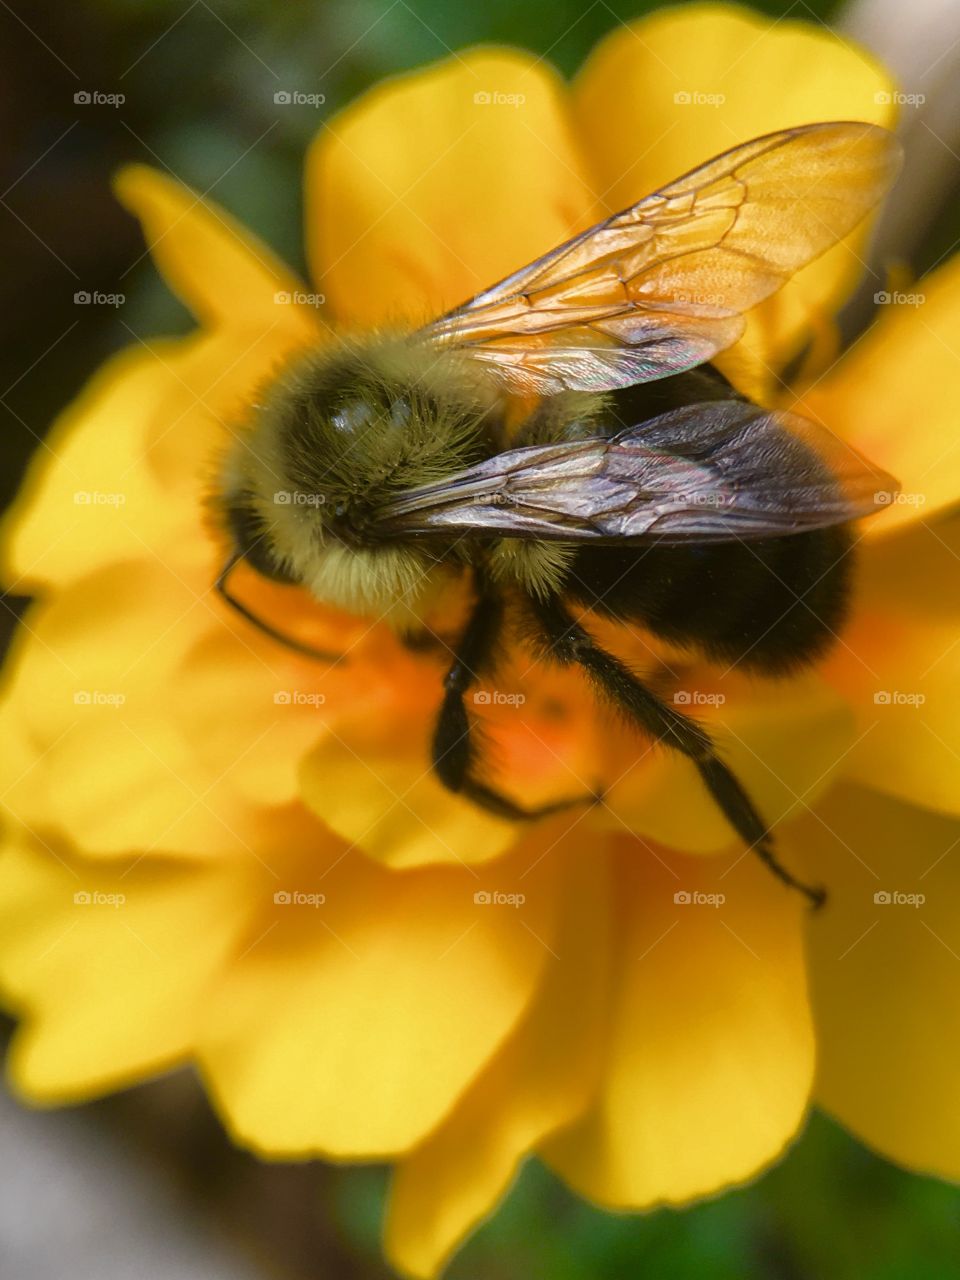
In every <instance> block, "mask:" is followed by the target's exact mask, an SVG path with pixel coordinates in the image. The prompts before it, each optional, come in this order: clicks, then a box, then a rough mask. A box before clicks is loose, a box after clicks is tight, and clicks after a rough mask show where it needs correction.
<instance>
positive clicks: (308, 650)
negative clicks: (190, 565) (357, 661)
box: [213, 551, 343, 662]
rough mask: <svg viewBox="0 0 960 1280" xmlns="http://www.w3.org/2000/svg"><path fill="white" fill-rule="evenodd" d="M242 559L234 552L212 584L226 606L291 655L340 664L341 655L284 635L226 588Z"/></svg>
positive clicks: (240, 553) (242, 557)
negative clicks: (315, 647)
mask: <svg viewBox="0 0 960 1280" xmlns="http://www.w3.org/2000/svg"><path fill="white" fill-rule="evenodd" d="M243 559H244V556H243V553H242V552H239V551H238V552H234V554H233V555H232V556H231V557H230V559H229V560H228V561H227V562H226V564H225V565H224V566H223V568H222V569H221V570H220V572H219V573H218V574H217V579H216V581H215V582H214V584H213V587H214V590H215V591H216V593H217V595H219V596H220V598H221V600H223V601H224V602H225V603H226V604H228V605H229V606H230V608H231V609H233V610H234V612H235V613H239V615H240V617H241V618H244V619H245V620H246V621H247V622H249V623H250V625H251V626H253V627H256V629H257V630H258V631H259V632H260V633H261V634H262V635H265V636H269V637H270V639H271V640H275V641H276V642H277V644H282V645H283V647H284V648H285V649H290V650H292V652H293V653H299V654H302V655H303V657H305V658H314V659H316V660H317V661H318V662H340V661H342V660H343V654H342V653H326V652H324V650H322V649H314V648H313V646H312V645H309V644H304V643H303V642H302V641H300V640H296V639H295V638H294V637H293V636H288V635H285V634H284V633H283V632H282V631H278V630H277V628H276V627H272V626H271V625H270V623H269V622H264V620H263V618H260V617H258V616H257V615H256V614H255V613H254V612H253V610H252V609H248V608H247V606H246V605H245V604H244V603H243V601H242V600H238V599H237V597H236V596H235V595H233V594H232V593H231V591H230V589H229V587H228V586H227V583H228V581H229V578H230V575H231V573H233V571H234V569H235V568H236V567H237V565H238V564H239V563H240V561H241V560H243Z"/></svg>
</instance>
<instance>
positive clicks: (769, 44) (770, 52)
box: [574, 4, 896, 373]
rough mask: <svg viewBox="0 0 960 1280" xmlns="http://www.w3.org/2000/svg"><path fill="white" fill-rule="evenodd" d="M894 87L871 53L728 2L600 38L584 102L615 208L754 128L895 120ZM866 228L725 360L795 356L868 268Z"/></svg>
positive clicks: (586, 74)
mask: <svg viewBox="0 0 960 1280" xmlns="http://www.w3.org/2000/svg"><path fill="white" fill-rule="evenodd" d="M893 89H894V85H893V84H892V82H891V81H890V79H889V77H888V76H887V75H886V73H885V72H884V71H883V70H882V68H881V67H879V66H878V65H877V64H876V63H875V62H874V61H873V60H872V59H871V58H870V56H869V55H868V54H866V53H865V52H863V51H862V50H860V49H858V48H857V47H856V46H855V45H853V44H852V43H851V42H850V41H846V40H842V39H841V38H840V37H838V36H837V35H835V34H834V33H833V32H832V31H829V30H828V29H827V28H824V27H815V26H813V25H811V24H810V23H807V22H795V21H789V20H784V19H778V20H777V21H772V20H771V19H769V18H767V17H764V16H762V15H760V14H756V13H753V12H751V11H750V10H749V9H746V8H740V7H738V6H735V5H728V4H686V5H682V6H677V7H672V8H667V9H663V10H660V11H658V12H655V13H653V14H652V15H650V16H649V17H647V18H642V19H640V20H639V21H637V22H634V23H631V24H630V25H629V26H626V27H623V28H620V29H617V30H616V31H614V32H613V34H612V35H610V36H608V37H607V38H606V39H605V40H603V41H601V43H600V44H599V45H598V47H597V48H596V49H595V50H594V52H593V54H592V55H591V57H590V58H589V60H588V61H587V63H586V65H585V66H584V68H583V70H582V71H581V72H580V75H579V76H578V78H577V80H576V82H575V85H574V95H575V106H576V113H577V116H578V119H579V122H580V126H581V132H582V135H583V138H584V146H585V151H586V154H587V155H588V156H590V158H591V160H592V162H593V166H594V172H595V174H596V182H597V189H598V190H599V191H601V192H603V198H604V202H605V204H606V206H607V208H608V209H609V210H610V211H611V212H612V211H614V210H617V209H622V208H625V207H626V206H627V205H629V204H632V203H633V202H634V201H636V200H639V199H640V198H641V197H642V196H644V195H647V194H648V193H649V192H651V191H655V190H656V189H657V188H658V187H661V186H663V185H664V184H665V183H667V182H669V181H670V180H671V179H673V178H677V177H679V176H680V175H681V174H683V173H686V172H687V171H688V170H689V169H692V168H694V167H695V166H697V165H699V164H702V163H703V162H704V161H706V160H709V159H710V158H711V157H713V156H715V155H719V154H720V153H721V152H723V151H727V150H728V149H729V148H730V147H734V146H738V145H739V144H740V143H743V142H747V141H749V140H750V139H751V138H755V137H758V136H759V135H761V134H765V133H770V132H772V131H774V130H777V129H784V128H789V127H791V126H793V125H802V124H809V123H810V122H811V121H816V120H867V121H873V122H876V123H878V124H886V125H890V124H891V123H892V122H893V119H894V117H895V112H896V108H895V106H893V105H892V103H893V96H894V95H893ZM861 242H862V239H861V237H857V236H856V235H855V236H854V237H852V238H851V240H849V241H848V242H845V243H844V244H842V245H838V246H837V247H836V248H835V249H832V250H830V251H829V252H828V253H826V254H825V255H824V256H823V257H822V258H821V259H819V260H818V261H817V262H815V263H813V264H811V265H810V266H808V267H805V268H804V269H803V270H802V271H800V272H799V273H798V274H797V276H796V277H795V279H794V281H793V282H792V283H790V284H789V285H787V286H786V288H784V289H783V290H782V291H781V292H780V293H779V294H777V295H775V297H774V298H772V299H770V300H769V301H768V302H767V303H764V304H762V306H761V307H760V308H758V309H757V312H756V313H755V314H756V318H753V317H751V322H750V325H749V327H748V333H747V336H746V338H745V339H744V341H743V342H741V343H740V344H738V347H737V348H735V352H736V355H734V354H731V356H730V357H728V358H727V360H726V361H725V362H724V363H725V365H728V366H729V369H728V371H729V372H731V373H734V372H736V370H737V367H738V361H739V360H742V359H745V358H746V356H747V353H748V352H750V353H751V355H752V358H753V360H759V361H760V362H761V368H762V365H763V364H764V363H765V364H766V365H768V366H769V365H776V364H779V363H781V362H782V361H784V360H785V359H787V358H789V356H790V355H791V354H792V353H793V352H794V351H795V350H796V349H797V347H798V346H799V345H800V343H801V342H802V340H803V339H804V337H805V336H807V330H808V326H809V325H810V323H811V318H813V319H814V320H815V319H816V318H818V317H822V316H823V315H828V314H831V313H832V312H833V311H834V310H836V308H837V307H838V305H839V303H840V302H841V301H842V300H843V298H844V297H845V296H846V294H847V293H848V292H849V290H850V289H851V287H852V286H853V283H854V281H855V280H856V278H857V276H858V275H859V273H860V272H861V271H862V269H863V267H862V262H861V259H860V257H859V256H858V253H857V245H858V243H861Z"/></svg>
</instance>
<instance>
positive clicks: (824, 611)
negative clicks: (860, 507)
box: [566, 526, 852, 674]
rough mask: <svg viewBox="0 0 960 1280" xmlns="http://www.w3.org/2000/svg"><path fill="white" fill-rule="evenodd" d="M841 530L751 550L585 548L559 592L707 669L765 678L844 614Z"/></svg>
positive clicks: (809, 647)
mask: <svg viewBox="0 0 960 1280" xmlns="http://www.w3.org/2000/svg"><path fill="white" fill-rule="evenodd" d="M851 545H852V540H851V537H850V533H849V530H848V529H847V528H846V527H845V526H838V527H834V528H830V529H820V530H815V531H813V532H809V533H800V534H794V535H791V536H789V537H782V538H769V539H763V540H760V541H757V542H734V543H723V544H715V545H709V546H700V547H697V546H691V547H645V548H639V547H637V548H633V547H613V546H598V547H585V548H583V549H581V550H580V551H579V552H578V553H577V559H576V562H575V563H574V565H573V568H572V571H571V574H570V578H569V585H568V586H567V589H566V592H567V594H568V595H570V596H572V597H573V598H575V599H576V600H578V601H579V602H580V603H581V604H585V605H587V606H588V607H590V608H593V609H596V610H597V612H599V613H603V614H606V615H608V616H611V617H615V618H618V619H621V620H623V621H632V622H639V623H641V624H642V625H644V626H646V627H647V628H648V629H649V630H650V631H651V632H653V633H654V634H655V635H657V636H659V637H660V638H662V639H664V640H667V641H669V642H671V643H674V644H679V645H682V646H690V647H693V648H695V649H697V650H699V651H700V652H701V654H702V655H703V656H704V657H706V658H708V659H710V660H712V661H717V662H722V663H724V664H728V665H736V666H740V667H742V668H743V669H744V670H752V671H760V672H764V673H767V674H777V673H784V672H788V671H790V670H793V669H796V668H798V667H802V666H805V665H808V664H810V663H811V662H813V661H815V660H816V658H818V657H819V656H820V655H821V654H822V653H823V652H824V651H825V650H826V649H827V648H829V646H830V644H831V643H832V642H833V640H834V639H835V636H836V633H837V631H838V630H839V628H840V626H841V625H842V623H843V618H844V614H845V610H846V599H847V588H848V583H849V577H850V571H851V568H852V558H851V554H850V551H851Z"/></svg>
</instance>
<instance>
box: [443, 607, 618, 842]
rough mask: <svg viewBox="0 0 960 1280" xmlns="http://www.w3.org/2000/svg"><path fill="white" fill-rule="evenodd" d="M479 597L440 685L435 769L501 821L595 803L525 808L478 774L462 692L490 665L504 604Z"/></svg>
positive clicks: (584, 800)
mask: <svg viewBox="0 0 960 1280" xmlns="http://www.w3.org/2000/svg"><path fill="white" fill-rule="evenodd" d="M478 587H479V596H478V599H477V603H476V604H475V605H474V608H473V611H472V613H471V615H470V619H469V621H468V622H467V625H466V627H465V629H464V632H463V635H462V636H461V637H460V640H459V642H458V644H457V646H456V650H455V653H454V659H453V663H452V665H451V667H450V669H449V671H448V672H447V674H446V677H445V678H444V682H443V689H444V692H443V702H442V703H441V704H440V711H439V714H438V716H437V722H436V728H435V729H434V734H433V747H432V757H433V769H434V772H435V773H436V775H437V777H438V778H439V780H440V781H441V782H442V783H443V785H444V786H445V787H446V788H447V789H448V790H449V791H453V792H455V793H456V794H458V795H462V796H464V797H465V798H466V799H468V800H471V801H473V803H474V804H477V805H479V806H480V807H481V808H483V809H486V810H488V812H490V813H495V814H497V815H499V816H500V817H502V818H511V819H514V820H518V821H532V820H534V819H536V818H546V817H549V816H550V814H553V813H559V812H560V811H561V810H563V809H569V808H571V807H572V806H574V805H578V804H594V803H596V801H597V800H598V799H599V798H600V797H599V796H595V795H587V796H580V797H577V798H576V799H570V800H561V801H557V802H556V803H554V804H549V805H543V806H541V807H540V808H537V809H526V808H524V807H523V806H522V805H518V804H517V803H516V802H515V801H513V800H511V799H509V798H508V797H507V796H503V795H501V794H500V793H499V792H498V791H495V790H494V789H493V788H492V787H489V786H488V785H487V784H486V783H485V782H483V781H482V780H481V779H480V777H479V776H478V769H479V750H478V735H477V732H476V730H475V729H473V728H472V727H471V724H470V715H469V712H468V711H467V704H466V694H467V692H468V690H469V689H470V686H471V685H472V684H474V683H475V681H476V680H477V679H478V678H479V677H480V676H481V675H483V674H485V673H486V672H489V671H490V669H491V667H492V665H493V661H494V657H495V653H496V648H497V644H498V642H499V639H500V635H501V632H502V629H503V615H504V610H503V601H502V599H501V598H500V596H499V595H498V594H497V593H496V592H493V591H491V590H489V588H486V587H485V586H484V585H483V584H482V583H480V584H478Z"/></svg>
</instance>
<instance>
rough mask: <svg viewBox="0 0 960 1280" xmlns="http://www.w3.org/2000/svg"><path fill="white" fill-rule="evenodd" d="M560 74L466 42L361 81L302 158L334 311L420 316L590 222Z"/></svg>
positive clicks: (344, 315)
mask: <svg viewBox="0 0 960 1280" xmlns="http://www.w3.org/2000/svg"><path fill="white" fill-rule="evenodd" d="M592 205H593V199H592V195H591V194H590V192H589V191H588V189H587V186H586V184H585V182H584V180H583V177H582V176H581V170H580V158H579V155H578V153H577V149H576V144H575V142H574V141H573V140H572V138H571V135H570V128H569V125H568V121H567V116H566V103H565V95H564V90H563V87H562V85H561V83H560V81H559V78H558V77H557V76H556V74H555V73H553V72H552V71H551V70H550V69H549V68H548V67H547V66H546V65H545V64H544V63H543V61H542V60H540V59H536V58H533V57H532V56H530V55H528V54H523V53H520V52H517V51H514V50H507V49H504V50H498V49H474V50H467V51H466V52H463V53H458V54H457V56H456V58H452V59H450V60H448V61H446V62H441V63H439V64H437V65H436V66H434V67H430V68H428V69H426V70H420V71H417V72H415V73H414V74H413V75H411V76H404V77H400V78H398V79H396V80H392V81H390V82H388V83H387V84H385V85H381V86H379V87H378V88H376V89H374V90H373V91H372V92H370V93H368V94H366V95H365V96H364V97H363V98H361V99H360V100H359V102H357V103H355V104H354V105H353V106H351V107H349V108H348V109H347V110H346V111H344V112H342V113H341V114H340V115H339V116H336V117H335V118H334V119H333V120H332V121H331V123H330V124H329V125H327V126H326V127H325V128H324V130H323V132H322V133H321V134H320V135H319V136H318V138H317V140H316V142H315V143H314V144H313V148H312V150H311V152H310V156H309V159H308V162H307V240H308V246H309V252H310V260H311V263H312V268H313V274H314V278H315V279H316V280H317V281H318V283H319V284H320V285H321V287H322V288H323V290H324V292H325V294H326V295H327V297H328V299H329V300H330V302H331V303H332V306H333V310H334V312H335V313H336V316H337V318H338V319H339V320H340V322H341V323H347V324H353V325H360V326H370V325H380V324H385V323H386V324H390V323H397V322H400V321H419V322H424V321H426V320H428V319H430V318H431V316H433V315H436V314H439V313H440V312H441V311H444V310H446V309H447V308H448V307H451V306H454V305H455V304H456V303H458V302H461V301H462V300H463V299H464V298H468V297H470V296H471V295H473V294H474V293H476V292H478V291H479V290H480V289H482V288H484V287H485V286H486V285H489V284H493V283H494V282H495V281H496V280H499V279H500V278H501V277H502V276H505V275H507V274H508V273H509V272H510V271H513V270H514V269H515V268H517V267H521V266H523V265H524V264H525V263H527V262H529V261H532V260H533V259H534V258H537V257H539V256H540V255H541V254H543V253H546V252H547V251H548V250H549V249H552V248H553V247H554V246H555V245H557V244H560V243H561V242H562V241H563V240H566V239H567V238H568V237H569V236H570V235H572V234H573V232H574V231H577V230H579V229H581V228H582V227H584V226H587V225H589V222H590V219H591V210H592Z"/></svg>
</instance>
